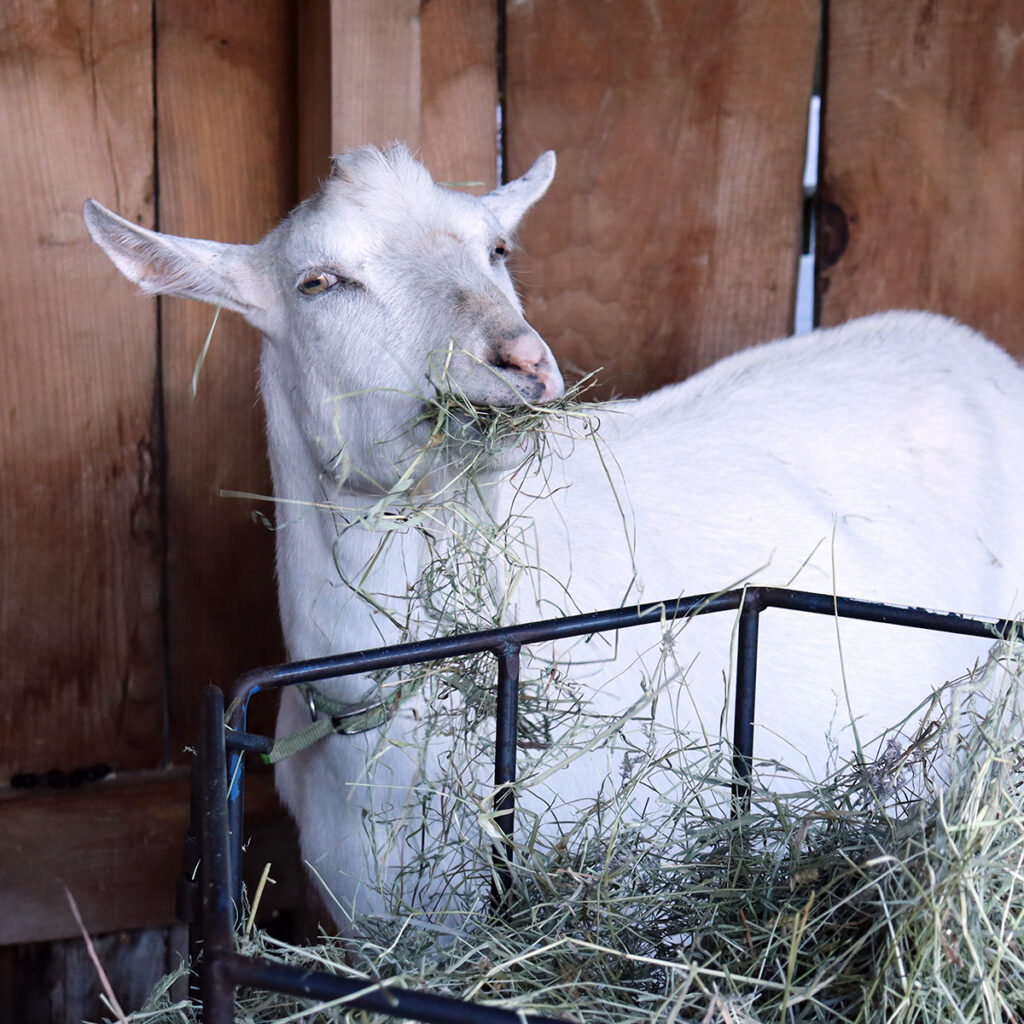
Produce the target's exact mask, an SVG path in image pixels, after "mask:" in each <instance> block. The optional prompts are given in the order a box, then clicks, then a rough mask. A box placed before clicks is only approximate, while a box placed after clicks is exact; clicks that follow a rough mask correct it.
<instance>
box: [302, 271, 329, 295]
mask: <svg viewBox="0 0 1024 1024" xmlns="http://www.w3.org/2000/svg"><path fill="white" fill-rule="evenodd" d="M337 280H338V279H337V277H335V275H334V274H326V273H324V274H311V275H310V276H309V277H307V278H304V279H303V280H301V281H300V282H299V291H300V292H302V294H303V295H319V294H320V293H321V292H325V291H327V289H328V288H330V287H331V285H332V284H336V283H337Z"/></svg>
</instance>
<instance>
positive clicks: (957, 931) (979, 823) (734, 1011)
mask: <svg viewBox="0 0 1024 1024" xmlns="http://www.w3.org/2000/svg"><path fill="white" fill-rule="evenodd" d="M1007 651H1008V648H1006V647H1003V648H1001V652H1000V653H1001V660H1000V661H992V662H991V663H990V665H989V666H988V667H987V670H986V672H985V680H984V681H985V683H986V685H987V687H988V689H987V690H985V691H983V690H982V688H981V687H980V686H979V685H977V683H971V682H968V683H964V682H961V683H959V684H951V685H950V686H948V687H946V688H945V689H943V690H942V691H941V692H940V694H939V695H938V696H937V697H936V698H935V699H934V701H933V703H932V705H931V706H930V707H929V708H927V709H926V710H925V713H924V715H923V717H921V716H920V715H919V716H918V718H919V720H920V725H919V726H918V727H916V728H915V729H911V730H910V731H909V733H908V731H907V730H906V729H904V730H903V731H902V733H901V734H900V735H901V736H903V737H906V736H908V735H909V739H907V738H901V739H896V738H893V739H892V741H891V742H890V743H889V744H888V746H885V747H883V750H884V753H883V756H882V757H881V759H880V760H878V761H877V762H875V763H873V764H871V765H860V766H858V765H847V766H846V767H845V768H844V769H843V770H841V771H839V772H837V773H836V774H834V775H833V776H831V777H830V778H828V779H827V780H825V781H824V782H822V783H820V784H818V785H814V786H809V787H808V788H807V790H806V791H805V792H803V793H799V794H790V795H785V796H773V795H772V794H771V793H769V792H767V791H765V790H763V789H761V788H759V787H758V786H757V785H756V784H755V787H754V794H753V803H752V809H751V811H750V813H749V814H747V815H745V816H744V817H743V818H741V819H739V820H733V819H730V818H729V817H728V816H727V814H725V815H723V813H722V810H723V808H722V802H721V799H720V795H719V794H720V792H721V786H720V778H719V776H720V771H719V768H720V764H719V762H718V761H717V760H716V759H715V758H712V757H711V756H710V755H709V756H708V760H706V761H705V762H704V763H701V762H700V760H699V758H698V757H697V756H696V749H694V750H692V751H690V752H689V754H690V755H691V756H689V757H688V758H687V764H688V767H686V768H685V769H684V768H682V767H681V768H679V772H680V778H679V780H678V781H679V787H680V788H679V792H680V793H685V794H686V795H687V799H686V800H685V801H684V802H683V803H681V804H680V805H678V806H675V807H673V808H671V809H670V810H662V811H660V812H659V813H658V815H657V816H656V817H655V818H647V819H644V820H643V821H637V820H631V819H630V818H629V817H628V816H627V815H625V814H622V815H620V816H617V815H616V813H615V810H616V809H615V807H614V806H611V805H609V807H608V808H607V809H606V810H607V817H606V819H605V820H604V821H603V822H602V827H601V828H599V829H598V828H587V827H579V828H577V829H575V830H573V831H572V832H571V833H570V834H567V835H565V836H563V837H562V839H561V840H560V841H557V842H552V843H550V844H549V845H547V846H541V845H537V846H535V847H534V848H532V849H527V848H522V849H520V850H519V851H518V854H517V855H518V856H519V858H520V860H519V864H518V867H517V869H516V872H515V880H514V892H513V894H512V899H511V900H510V902H509V905H508V908H507V911H506V912H505V913H504V914H502V915H500V916H495V915H492V914H491V913H489V912H488V910H487V905H486V900H485V899H482V900H481V903H480V908H479V910H478V912H475V913H473V914H472V915H471V916H470V917H468V918H467V919H465V920H464V922H463V923H462V925H461V926H460V927H458V928H454V929H450V930H448V931H444V932H441V933H439V931H438V929H437V928H436V927H432V926H431V925H430V924H429V922H424V921H422V920H420V919H417V917H416V916H414V915H410V916H407V917H404V918H401V919H394V920H386V921H381V920H364V921H360V922H359V927H360V928H361V930H362V933H363V935H362V938H361V939H359V940H358V941H350V942H348V943H340V942H332V941H324V942H322V943H321V944H319V945H316V946H312V947H306V948H295V947H289V946H286V945H283V944H281V943H280V942H277V941H275V940H273V939H271V938H269V937H268V936H266V935H263V934H261V933H259V932H256V933H254V935H253V936H252V937H251V938H249V939H246V940H244V941H242V940H240V941H242V947H243V950H244V951H245V952H247V953H252V954H254V955H258V956H262V957H266V958H269V959H275V960H283V961H286V962H289V963H294V964H301V965H304V966H308V967H310V968H313V969H318V970H330V971H335V972H337V973H339V974H343V975H345V976H347V977H351V978H359V979H362V980H365V981H366V982H367V984H368V985H375V984H378V983H389V984H394V985H399V986H403V987H412V988H420V989H427V990H430V991H432V992H435V993H439V994H444V995H449V996H455V997H458V998H464V999H470V1000H477V1001H481V1002H485V1003H491V1004H500V1005H503V1006H506V1007H510V1008H515V1009H519V1010H522V1011H524V1012H536V1013H543V1014H546V1015H550V1016H556V1017H562V1018H565V1019H566V1020H574V1021H580V1022H586V1024H605V1022H608V1024H612V1022H615V1024H622V1022H634V1021H635V1022H640V1021H659V1022H661V1021H664V1022H666V1024H668V1022H670V1021H671V1022H674V1021H707V1022H711V1021H723V1022H768V1021H785V1022H787V1024H788V1022H791V1021H807V1022H815V1021H822V1022H824V1021H828V1022H835V1021H841V1022H858V1024H882V1022H886V1024H896V1022H921V1024H939V1022H943V1024H945V1022H947V1021H985V1022H992V1024H995V1022H997V1021H999V1022H1005V1021H1010V1022H1013V1021H1020V1020H1024V1016H1022V1008H1024V776H1022V773H1021V770H1022V758H1024V744H1022V741H1021V730H1020V709H1019V706H1018V697H1017V695H1018V693H1019V691H1020V688H1021V675H1022V673H1021V666H1020V663H1019V661H1017V660H1015V659H1009V660H1008V659H1007V657H1006V655H1007ZM659 770H661V769H659ZM684 776H685V777H684ZM635 777H636V776H635ZM131 1019H132V1020H133V1022H138V1024H141V1022H143V1021H146V1022H153V1024H156V1022H160V1024H164V1022H168V1024H169V1022H171V1021H174V1022H183V1021H192V1020H193V1019H194V1018H193V1016H192V1011H191V1010H189V1009H187V1008H186V1007H184V1006H183V1005H182V1004H178V1005H177V1006H169V1005H168V1004H167V1003H166V1001H165V1002H164V1003H163V1009H162V1010H158V1009H157V1008H156V1007H154V1008H153V1010H152V1012H148V1013H144V1014H143V1013H140V1014H136V1015H134V1016H133V1018H131ZM238 1019H239V1020H244V1021H247V1022H252V1024H271V1022H273V1024H283V1022H285V1021H289V1022H291V1021H298V1020H304V1021H313V1020H316V1021H329V1020H352V1021H361V1022H363V1021H371V1020H372V1021H376V1020H383V1019H384V1018H378V1017H375V1016H373V1015H370V1014H365V1013H362V1012H360V1011H351V1012H350V1013H346V1011H345V1008H344V1007H343V1006H334V1007H326V1006H321V1007H316V1008H314V1007H313V1006H311V1004H308V1003H305V1004H304V1003H302V1002H300V1001H296V1000H293V999H291V998H290V997H284V996H276V995H273V994H268V993H262V992H246V993H243V994H242V995H241V1001H240V1009H239V1017H238Z"/></svg>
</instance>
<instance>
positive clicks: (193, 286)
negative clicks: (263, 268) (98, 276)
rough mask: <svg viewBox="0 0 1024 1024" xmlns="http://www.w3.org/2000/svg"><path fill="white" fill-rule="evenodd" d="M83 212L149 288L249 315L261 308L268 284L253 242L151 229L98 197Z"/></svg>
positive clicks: (110, 252)
mask: <svg viewBox="0 0 1024 1024" xmlns="http://www.w3.org/2000/svg"><path fill="white" fill-rule="evenodd" d="M82 215H83V217H84V218H85V224H86V227H87V228H88V229H89V234H90V235H92V238H93V241H94V242H96V244H97V245H98V246H99V247H100V248H101V249H102V250H103V251H104V252H105V253H106V254H107V256H109V257H110V259H111V261H112V262H113V263H114V265H115V266H116V267H117V269H118V270H120V271H121V273H122V274H124V276H125V277H127V278H128V279H129V280H131V281H134V282H135V283H136V284H137V285H139V287H140V288H141V289H142V290H143V291H144V292H147V293H149V294H156V295H178V296H181V297H183V298H187V299H198V300H199V301H201V302H211V303H213V304H215V305H218V306H223V307H224V308H225V309H233V310H235V311H236V312H239V313H242V314H243V315H245V316H249V317H250V319H251V317H252V315H253V314H255V313H257V312H258V311H259V310H260V309H261V308H262V306H263V300H264V297H265V295H266V294H267V292H268V289H267V283H266V282H264V281H262V279H261V275H260V274H259V272H258V271H257V269H256V266H257V264H256V261H255V260H254V259H253V258H252V246H248V245H228V244H226V243H224V242H207V241H204V240H203V239H199V238H180V237H178V236H177V235H166V234H163V233H161V232H159V231H150V230H149V229H148V228H144V227H140V226H139V225H138V224H133V223H132V222H131V221H130V220H125V219H124V217H119V216H118V215H117V214H116V213H111V211H110V210H108V209H107V208H106V207H105V206H102V205H101V204H100V203H97V202H96V200H95V199H89V200H86V203H85V207H84V208H83V210H82Z"/></svg>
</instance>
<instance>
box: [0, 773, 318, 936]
mask: <svg viewBox="0 0 1024 1024" xmlns="http://www.w3.org/2000/svg"><path fill="white" fill-rule="evenodd" d="M188 781H189V780H188V772H187V770H186V769H174V770H170V771H162V772H137V773H129V774H127V775H125V776H120V777H116V778H111V779H109V780H107V781H104V782H102V783H95V784H93V785H87V786H83V787H82V788H81V789H80V790H74V791H69V790H56V791H55V790H48V791H41V792H36V791H32V792H30V793H28V794H20V795H17V796H12V795H11V794H10V793H9V792H8V793H6V794H0V834H2V835H3V837H4V841H3V846H4V856H3V857H2V858H0V946H2V945H7V944H9V943H26V942H35V941H40V940H48V939H59V938H74V937H78V936H79V935H80V932H79V931H78V927H77V925H76V924H75V922H74V919H73V917H72V915H71V912H70V909H69V907H68V902H67V899H66V897H65V895H64V887H65V886H67V888H68V889H70V890H71V892H72V894H73V895H74V897H75V900H76V902H77V903H78V907H79V910H80V912H81V914H82V920H83V922H84V923H85V926H86V928H87V929H88V930H89V932H90V934H101V933H103V932H109V931H113V930H115V929H119V928H141V927H156V926H163V925H168V924H172V923H173V922H174V921H175V916H174V896H175V890H176V886H177V880H178V876H179V875H180V873H181V870H182V843H183V841H184V837H185V832H186V830H187V828H188V808H189V798H188ZM282 814H283V812H282V810H281V806H280V804H279V803H278V801H277V797H276V795H275V794H274V791H273V784H272V782H271V779H270V776H269V774H267V773H252V774H250V775H249V777H248V785H247V786H246V835H247V836H248V835H251V834H252V833H253V832H254V831H256V832H258V834H259V836H260V842H259V843H257V845H256V848H255V849H254V850H253V852H252V855H251V858H247V861H246V869H247V870H248V871H249V872H250V875H252V874H253V873H255V875H256V876H258V875H259V872H260V870H261V869H262V866H263V863H264V861H263V860H262V859H261V857H265V856H266V852H267V851H268V850H273V851H274V856H275V857H276V856H277V855H280V856H281V857H282V858H289V857H292V856H294V852H292V851H293V842H292V840H291V839H290V833H289V831H288V829H287V828H285V827H284V826H283V821H282ZM268 823H270V824H271V825H272V828H270V829H268V828H267V827H266V826H267V824H268ZM290 847H292V849H291V850H290V849H289V848H290ZM282 851H288V852H282ZM274 863H275V864H276V863H277V860H275V861H274ZM296 867H297V866H293V868H292V869H291V870H290V871H289V870H286V869H285V868H284V866H283V865H282V871H281V872H280V873H279V874H277V875H276V876H275V877H282V878H284V877H285V875H286V874H287V875H291V876H293V877H295V878H299V877H301V876H300V874H299V872H298V870H296ZM288 888H289V891H291V892H294V886H288Z"/></svg>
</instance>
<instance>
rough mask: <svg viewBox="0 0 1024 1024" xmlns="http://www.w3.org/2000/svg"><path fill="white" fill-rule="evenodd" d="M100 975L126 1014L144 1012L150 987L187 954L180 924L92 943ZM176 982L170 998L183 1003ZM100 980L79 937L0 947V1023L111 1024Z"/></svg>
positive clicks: (182, 984) (181, 982) (182, 987)
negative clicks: (105, 1023)
mask: <svg viewBox="0 0 1024 1024" xmlns="http://www.w3.org/2000/svg"><path fill="white" fill-rule="evenodd" d="M92 945H93V949H94V950H95V952H96V955H97V957H98V958H99V961H100V964H101V965H102V967H103V973H104V975H105V976H106V978H107V980H108V981H109V982H110V986H111V988H112V989H113V991H114V995H115V997H116V998H117V1001H118V1004H119V1005H120V1006H121V1009H122V1010H124V1012H125V1013H129V1014H130V1013H133V1012H134V1011H136V1010H139V1009H141V1008H142V1006H143V1005H144V1004H145V1002H146V1000H147V999H148V998H149V995H150V993H151V992H152V990H153V987H154V985H156V983H157V982H158V981H160V980H161V979H162V978H163V977H164V975H166V974H169V973H170V972H171V971H176V970H177V969H178V967H179V966H180V964H181V961H182V959H183V958H184V957H185V956H187V952H188V934H187V929H186V928H185V927H184V926H183V925H176V926H172V927H169V928H151V929H146V930H142V931H117V932H112V933H110V934H109V935H99V936H95V937H94V938H93V939H92ZM187 988H188V982H187V980H186V979H185V978H179V979H178V981H177V982H175V984H174V987H173V988H172V991H171V998H172V999H184V998H185V996H186V994H187ZM102 994H103V989H102V987H101V984H100V977H99V974H98V973H97V971H96V968H95V966H94V965H93V963H92V960H91V959H90V956H89V950H88V949H87V948H86V945H85V942H84V941H83V940H82V939H65V940H62V941H59V942H51V943H46V944H43V943H30V944H23V945H17V946H3V947H0V1020H3V1021H12V1022H14V1021H16V1022H17V1024H82V1021H100V1020H110V1010H109V1009H108V1008H107V1006H106V1005H104V1003H103V1001H102Z"/></svg>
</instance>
